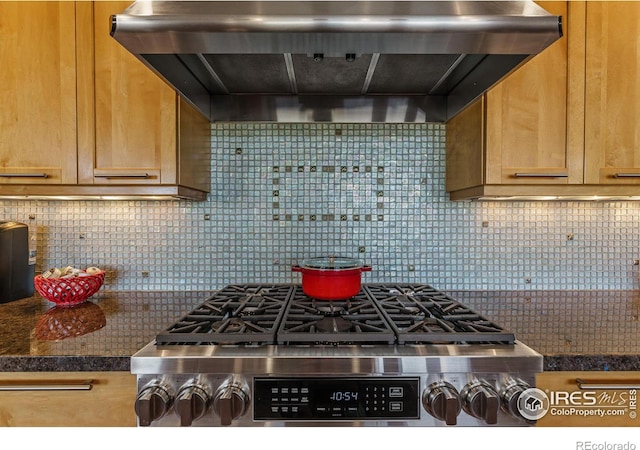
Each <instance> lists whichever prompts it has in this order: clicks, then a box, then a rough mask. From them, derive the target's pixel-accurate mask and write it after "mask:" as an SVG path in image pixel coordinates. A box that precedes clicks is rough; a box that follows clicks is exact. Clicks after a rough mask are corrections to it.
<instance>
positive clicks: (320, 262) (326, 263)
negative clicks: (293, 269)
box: [301, 256, 362, 270]
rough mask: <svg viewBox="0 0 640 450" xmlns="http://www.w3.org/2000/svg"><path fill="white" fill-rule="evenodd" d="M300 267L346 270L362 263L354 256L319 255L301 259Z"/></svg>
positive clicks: (355, 267) (357, 266) (360, 265)
mask: <svg viewBox="0 0 640 450" xmlns="http://www.w3.org/2000/svg"><path fill="white" fill-rule="evenodd" d="M301 267H303V268H305V269H322V270H346V269H357V268H359V267H362V263H361V262H360V261H358V260H357V259H355V258H347V257H343V256H319V257H316V258H309V259H305V260H303V261H302V264H301Z"/></svg>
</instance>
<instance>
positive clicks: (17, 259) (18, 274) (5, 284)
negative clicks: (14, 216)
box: [0, 222, 35, 303]
mask: <svg viewBox="0 0 640 450" xmlns="http://www.w3.org/2000/svg"><path fill="white" fill-rule="evenodd" d="M34 275H35V261H33V260H31V261H30V258H29V227H28V226H27V225H25V224H24V223H19V222H0V303H7V302H11V301H13V300H20V299H22V298H26V297H31V296H32V295H33V277H34Z"/></svg>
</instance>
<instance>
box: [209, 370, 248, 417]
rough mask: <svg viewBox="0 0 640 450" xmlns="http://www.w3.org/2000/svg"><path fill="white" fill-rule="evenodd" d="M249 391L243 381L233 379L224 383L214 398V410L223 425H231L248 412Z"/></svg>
mask: <svg viewBox="0 0 640 450" xmlns="http://www.w3.org/2000/svg"><path fill="white" fill-rule="evenodd" d="M248 406H249V389H248V387H247V385H246V383H244V382H242V380H239V379H235V378H231V379H229V380H227V382H225V383H223V384H222V385H221V386H220V387H219V388H218V389H217V390H216V393H215V395H214V398H213V410H214V411H215V413H216V414H217V415H219V416H220V424H221V425H231V422H233V421H234V420H235V419H237V418H238V417H242V415H243V414H244V413H245V412H247V408H248Z"/></svg>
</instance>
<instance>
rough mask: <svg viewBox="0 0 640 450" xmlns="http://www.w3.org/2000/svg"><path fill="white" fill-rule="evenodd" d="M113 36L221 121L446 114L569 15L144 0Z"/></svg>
mask: <svg viewBox="0 0 640 450" xmlns="http://www.w3.org/2000/svg"><path fill="white" fill-rule="evenodd" d="M111 34H112V36H113V37H114V38H115V39H116V40H117V41H118V42H120V43H121V44H122V45H123V46H124V47H125V48H127V49H128V50H129V51H130V52H132V53H133V54H135V55H136V56H137V57H138V58H140V59H141V60H142V61H143V62H145V63H146V64H147V65H148V66H150V67H151V68H152V69H154V70H155V71H156V72H157V73H158V74H160V75H161V76H162V77H163V78H164V79H165V80H166V81H167V82H169V83H170V84H171V85H173V86H174V87H175V89H176V90H177V91H178V92H179V93H180V94H181V95H182V96H184V97H185V98H186V99H187V100H188V101H189V102H191V103H192V104H193V105H194V106H195V107H196V108H198V109H199V110H200V111H201V112H202V113H203V114H205V115H206V116H207V117H209V119H210V120H211V121H212V122H214V121H279V122H317V121H327V122H425V121H427V122H432V121H435V122H444V121H446V120H448V119H449V118H451V117H453V116H454V115H455V114H456V113H458V112H459V111H461V110H462V109H463V108H464V107H465V106H467V105H468V104H469V103H471V102H472V101H473V100H475V99H476V98H478V96H480V95H481V94H482V93H483V92H485V91H486V90H487V89H488V88H490V87H491V86H492V85H493V84H495V83H496V82H497V81H498V80H500V79H501V78H503V77H504V76H505V75H506V74H508V73H509V72H510V71H511V70H513V69H514V68H516V67H517V66H519V65H520V64H522V63H523V62H524V61H526V60H527V59H529V58H530V57H532V56H533V55H535V54H537V53H539V52H541V51H542V50H544V49H545V48H546V47H548V46H549V45H550V44H551V43H553V42H554V41H555V40H557V39H558V38H559V37H560V36H562V22H561V17H558V16H553V15H551V14H549V13H547V12H546V11H545V10H544V9H542V8H540V7H539V6H537V5H536V4H535V3H533V2H532V1H491V2H489V1H354V2H352V1H257V2H256V1H227V2H225V1H222V2H220V1H217V2H209V1H157V0H156V1H150V0H140V1H136V2H135V3H133V4H132V5H131V6H130V7H129V8H128V9H127V10H126V11H124V12H123V13H122V14H117V15H114V16H113V17H112V31H111Z"/></svg>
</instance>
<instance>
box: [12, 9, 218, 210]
mask: <svg viewBox="0 0 640 450" xmlns="http://www.w3.org/2000/svg"><path fill="white" fill-rule="evenodd" d="M7 3H11V4H12V5H14V4H22V3H21V2H7ZM43 3H44V4H45V5H46V8H43V11H39V10H38V4H36V3H31V2H24V4H25V5H27V6H24V7H23V6H3V8H5V9H6V10H7V11H8V12H11V13H12V14H4V13H3V14H2V19H0V20H3V21H6V22H7V27H4V24H3V27H2V28H0V33H3V39H2V43H0V45H2V47H0V50H1V51H2V56H3V58H5V54H6V55H8V56H10V57H11V60H12V61H13V60H14V59H15V60H16V61H17V64H16V67H17V68H16V73H15V74H14V73H13V71H10V72H9V74H7V75H5V74H4V73H3V74H2V75H0V76H2V77H3V80H4V78H6V79H7V80H6V83H3V89H7V93H5V98H12V99H13V98H15V97H17V98H18V100H15V104H14V103H12V104H10V106H9V107H8V108H3V110H2V112H1V113H0V117H1V118H2V125H3V131H0V133H2V139H3V142H2V145H1V147H0V156H1V157H2V159H1V160H0V183H4V185H0V196H2V195H25V196H29V195H31V196H41V195H49V196H55V195H61V196H117V197H139V196H144V197H147V196H149V197H157V196H169V197H182V198H191V199H197V200H203V199H205V198H206V194H207V192H208V191H209V189H210V170H209V165H210V162H209V159H210V155H211V149H210V147H211V143H210V123H209V121H208V120H207V119H206V118H205V117H204V116H202V115H201V114H199V113H197V112H196V110H195V109H193V108H192V107H191V106H190V105H189V104H188V103H186V102H185V101H183V100H182V99H181V98H180V97H179V96H178V95H177V94H176V93H175V91H174V90H173V89H172V88H170V87H169V86H168V85H167V84H166V83H165V82H164V81H163V80H162V79H161V78H160V77H159V76H157V75H156V74H155V73H153V72H152V71H151V70H150V69H149V68H147V67H146V66H145V65H144V64H143V63H142V62H141V61H139V60H138V59H137V58H136V57H135V56H133V55H131V54H130V53H129V52H128V51H126V50H125V49H124V48H123V47H122V46H120V44H118V43H117V42H116V41H115V40H114V39H112V38H111V36H110V34H109V32H110V16H111V14H114V13H119V12H122V11H123V10H124V9H126V7H127V6H129V5H130V3H131V2H129V1H115V2H107V1H105V2H87V1H79V2H43ZM31 5H33V6H32V7H31V8H29V7H28V6H31ZM31 10H35V12H37V13H38V14H36V17H40V16H42V19H41V22H37V23H36V24H35V25H34V22H33V19H32V17H31V15H30V12H32V11H31ZM49 16H51V17H58V19H57V20H54V19H53V18H49ZM25 24H28V26H24V25H25ZM9 25H10V26H9ZM32 28H33V29H39V30H44V31H39V32H35V31H32ZM13 30H15V31H13ZM5 33H6V34H7V36H9V37H10V39H4V34H5ZM15 34H18V36H15V37H14V35H15ZM22 34H24V35H25V36H26V37H22V36H21V35H22ZM33 59H35V62H34V61H32V60H33ZM27 74H29V75H32V74H35V77H33V78H34V80H33V81H29V82H24V80H30V78H29V76H28V75H27ZM20 78H22V80H20V81H21V83H19V79H20ZM7 84H9V87H7V86H6V85H7ZM9 91H11V93H12V95H9ZM14 92H17V93H18V95H17V96H15V95H13V93H14ZM26 106H28V107H29V109H28V110H27V108H26ZM49 116H50V117H49ZM5 122H6V123H7V124H8V125H10V126H12V125H13V128H11V127H10V126H8V127H5V126H4V124H5ZM14 122H15V124H17V125H14ZM5 129H6V130H7V131H4V130H5ZM5 135H6V138H5ZM63 138H64V139H63ZM5 141H7V142H6V143H5ZM52 143H53V144H55V145H53V146H52V145H51V144H52ZM43 162H45V163H46V166H44V167H42V165H43ZM38 164H39V165H40V166H39V165H38ZM54 164H58V165H62V167H57V166H56V167H54V166H53V165H54ZM45 168H46V169H47V170H46V171H45ZM3 171H4V172H5V173H6V174H13V175H15V176H13V177H8V176H4V177H3V176H2V173H3ZM23 173H31V174H33V175H34V178H25V177H24V176H17V175H19V174H23ZM42 173H47V177H42V176H41V174H42ZM3 180H4V181H3ZM42 183H49V184H51V183H55V184H56V186H55V187H51V186H43V185H42Z"/></svg>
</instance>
